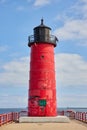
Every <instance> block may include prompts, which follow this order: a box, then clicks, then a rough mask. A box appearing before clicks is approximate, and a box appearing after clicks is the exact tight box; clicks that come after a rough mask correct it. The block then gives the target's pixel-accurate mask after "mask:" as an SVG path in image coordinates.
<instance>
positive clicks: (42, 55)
mask: <svg viewBox="0 0 87 130" xmlns="http://www.w3.org/2000/svg"><path fill="white" fill-rule="evenodd" d="M50 32H51V28H50V27H47V26H45V25H44V23H43V19H41V24H40V25H39V26H37V27H35V28H34V35H32V36H29V41H28V46H29V47H31V54H30V79H29V93H28V95H29V98H28V116H56V114H57V107H56V81H55V63H54V47H56V42H57V38H56V37H55V36H53V35H51V34H50Z"/></svg>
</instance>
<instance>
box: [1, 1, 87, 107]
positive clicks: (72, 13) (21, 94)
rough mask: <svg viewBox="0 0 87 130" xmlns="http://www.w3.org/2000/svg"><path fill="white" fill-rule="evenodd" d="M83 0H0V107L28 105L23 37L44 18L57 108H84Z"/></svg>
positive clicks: (86, 40)
mask: <svg viewBox="0 0 87 130" xmlns="http://www.w3.org/2000/svg"><path fill="white" fill-rule="evenodd" d="M86 12H87V0H77V1H76V0H72V1H71V0H66V1H64V0H15V1H14V0H0V108H3V107H5V108H6V107H27V100H28V92H27V91H28V80H29V74H28V73H29V59H30V48H28V46H27V43H28V36H29V35H32V34H33V28H34V27H35V26H38V25H39V24H40V19H41V18H42V17H43V18H44V23H45V24H46V25H47V26H49V27H51V28H52V34H54V35H56V36H57V37H58V39H59V43H58V45H57V47H56V48H55V67H56V87H57V106H58V107H87V13H86Z"/></svg>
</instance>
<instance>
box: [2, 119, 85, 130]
mask: <svg viewBox="0 0 87 130" xmlns="http://www.w3.org/2000/svg"><path fill="white" fill-rule="evenodd" d="M0 130H87V124H86V123H82V122H80V121H76V120H70V123H10V124H5V125H3V126H1V127H0Z"/></svg>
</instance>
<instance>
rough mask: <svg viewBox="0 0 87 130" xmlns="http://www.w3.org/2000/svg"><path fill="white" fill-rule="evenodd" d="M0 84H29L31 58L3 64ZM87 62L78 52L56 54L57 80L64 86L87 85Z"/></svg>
mask: <svg viewBox="0 0 87 130" xmlns="http://www.w3.org/2000/svg"><path fill="white" fill-rule="evenodd" d="M1 68H2V69H3V71H2V72H1V73H0V85H4V86H13V87H14V86H17V87H19V86H28V79H29V73H28V72H29V58H28V57H24V58H20V59H18V60H13V61H11V62H8V63H6V64H4V65H3V66H1ZM86 77H87V62H86V61H85V60H84V59H83V58H82V57H81V56H80V55H78V54H68V53H67V54H66V53H60V54H56V81H57V84H58V85H59V84H60V85H62V86H66V87H68V86H70V87H71V86H73V87H76V86H81V85H82V86H86V85H87V78H86Z"/></svg>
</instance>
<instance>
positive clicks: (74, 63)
mask: <svg viewBox="0 0 87 130" xmlns="http://www.w3.org/2000/svg"><path fill="white" fill-rule="evenodd" d="M56 81H57V84H59V85H60V86H65V87H69V86H70V87H72V86H73V87H78V86H86V85H87V62H86V61H84V59H83V58H82V57H81V56H80V55H78V54H65V53H64V54H63V53H62V54H57V55H56Z"/></svg>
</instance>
